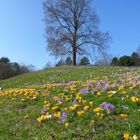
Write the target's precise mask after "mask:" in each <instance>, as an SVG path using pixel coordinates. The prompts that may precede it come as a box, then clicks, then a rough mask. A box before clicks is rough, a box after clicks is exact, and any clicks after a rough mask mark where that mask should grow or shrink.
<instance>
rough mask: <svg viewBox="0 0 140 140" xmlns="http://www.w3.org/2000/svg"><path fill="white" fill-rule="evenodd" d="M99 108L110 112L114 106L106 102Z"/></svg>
mask: <svg viewBox="0 0 140 140" xmlns="http://www.w3.org/2000/svg"><path fill="white" fill-rule="evenodd" d="M100 106H101V107H103V108H105V109H107V110H112V109H114V108H115V106H114V105H113V104H110V103H106V102H103V103H101V104H100Z"/></svg>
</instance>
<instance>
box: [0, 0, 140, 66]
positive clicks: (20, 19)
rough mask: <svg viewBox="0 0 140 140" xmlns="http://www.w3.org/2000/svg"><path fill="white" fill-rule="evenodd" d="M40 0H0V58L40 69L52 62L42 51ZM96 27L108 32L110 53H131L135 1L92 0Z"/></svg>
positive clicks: (136, 39)
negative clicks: (110, 39) (98, 25)
mask: <svg viewBox="0 0 140 140" xmlns="http://www.w3.org/2000/svg"><path fill="white" fill-rule="evenodd" d="M42 1H43V0H0V57H2V56H7V57H9V58H10V60H11V61H16V62H19V63H25V64H33V65H35V66H36V67H37V68H42V67H43V66H44V65H45V64H46V63H47V62H48V61H51V62H55V59H54V58H52V57H50V56H49V54H48V53H47V51H46V42H45V38H44V36H43V34H44V22H43V18H44V14H43V9H42ZM94 7H95V9H96V11H97V14H98V16H99V17H100V19H101V24H100V29H101V30H102V31H109V32H110V34H111V36H112V38H113V42H112V43H111V45H110V46H111V48H110V51H109V52H110V53H111V54H112V55H113V56H121V55H124V54H128V55H129V54H131V53H132V52H133V51H135V50H136V48H137V47H138V45H140V15H139V14H140V1H139V0H94Z"/></svg>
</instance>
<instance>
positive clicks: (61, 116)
mask: <svg viewBox="0 0 140 140" xmlns="http://www.w3.org/2000/svg"><path fill="white" fill-rule="evenodd" d="M67 117H68V114H67V113H66V112H63V113H62V114H61V115H60V119H61V120H65V119H66V118H67Z"/></svg>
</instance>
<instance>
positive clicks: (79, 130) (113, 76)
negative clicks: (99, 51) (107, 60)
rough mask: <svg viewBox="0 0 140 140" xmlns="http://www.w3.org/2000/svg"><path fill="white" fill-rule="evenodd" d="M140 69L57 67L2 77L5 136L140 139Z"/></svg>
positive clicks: (6, 139)
mask: <svg viewBox="0 0 140 140" xmlns="http://www.w3.org/2000/svg"><path fill="white" fill-rule="evenodd" d="M139 73H140V70H138V69H129V68H119V67H117V68H113V67H58V68H50V69H47V70H44V71H38V72H34V73H29V74H24V75H21V76H17V77H14V78H10V79H8V80H4V81H1V82H0V87H3V88H4V90H2V91H0V116H1V117H0V140H1V139H2V140H28V139H29V140H55V139H56V140H63V139H64V140H66V139H68V140H71V139H73V140H84V139H87V140H121V139H125V140H127V139H134V138H137V139H140V121H139V120H140V74H139Z"/></svg>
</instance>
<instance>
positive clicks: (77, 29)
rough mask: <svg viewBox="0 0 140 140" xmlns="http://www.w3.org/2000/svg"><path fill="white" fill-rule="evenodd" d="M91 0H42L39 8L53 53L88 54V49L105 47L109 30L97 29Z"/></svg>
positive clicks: (74, 63) (96, 19) (97, 21)
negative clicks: (43, 15)
mask: <svg viewBox="0 0 140 140" xmlns="http://www.w3.org/2000/svg"><path fill="white" fill-rule="evenodd" d="M91 2H92V0H45V1H44V3H43V9H44V13H45V23H46V29H45V33H46V40H47V44H48V50H49V51H51V52H52V54H53V55H55V56H60V55H66V54H72V59H73V65H76V56H77V54H79V55H89V54H90V52H91V49H93V50H95V49H98V50H100V51H102V50H103V49H106V47H107V44H108V40H109V38H110V37H109V33H108V32H106V33H104V32H101V31H99V29H98V24H99V18H98V16H97V14H96V12H95V10H94V9H93V8H92V7H91Z"/></svg>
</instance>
